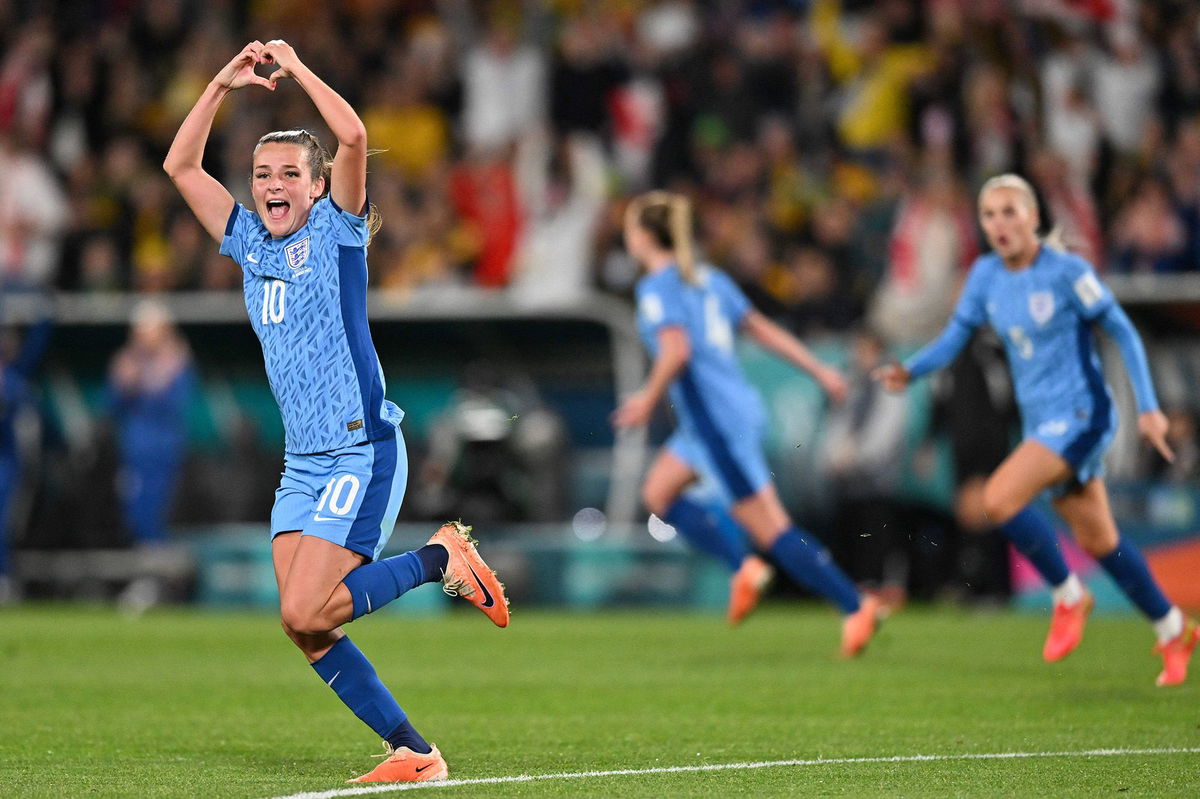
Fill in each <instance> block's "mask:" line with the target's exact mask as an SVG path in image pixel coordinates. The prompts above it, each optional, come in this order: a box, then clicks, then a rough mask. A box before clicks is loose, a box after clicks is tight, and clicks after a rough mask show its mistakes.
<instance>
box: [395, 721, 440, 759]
mask: <svg viewBox="0 0 1200 799" xmlns="http://www.w3.org/2000/svg"><path fill="white" fill-rule="evenodd" d="M387 742H388V743H390V744H391V745H392V748H393V749H399V748H400V747H402V746H407V747H408V748H409V749H411V750H413V751H414V752H416V753H417V754H419V755H427V754H429V753H430V752H432V751H433V747H432V746H430V745H429V744H428V743H427V742H426V741H425V739H424V738H422V737H421V733H419V732H417V730H416V728H414V727H413V725H412V722H410V721H409V720H408V719H405V720H404V721H402V722H401V723H400V726H399V727H397V728H396V729H394V730H392V734H391V735H389V736H387Z"/></svg>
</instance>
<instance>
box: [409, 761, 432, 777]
mask: <svg viewBox="0 0 1200 799" xmlns="http://www.w3.org/2000/svg"><path fill="white" fill-rule="evenodd" d="M432 765H433V764H432V763H426V764H425V765H423V766H418V767H417V768H415V769H413V771H415V772H416V773H417V774H420V773H421V772H422V771H424V770H425V769H427V768H429V767H430V766H432Z"/></svg>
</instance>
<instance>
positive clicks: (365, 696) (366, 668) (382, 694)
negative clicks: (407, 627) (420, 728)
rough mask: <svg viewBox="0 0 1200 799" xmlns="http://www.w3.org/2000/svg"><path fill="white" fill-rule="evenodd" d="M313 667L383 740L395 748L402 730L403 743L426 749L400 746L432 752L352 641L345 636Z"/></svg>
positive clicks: (355, 713) (401, 738)
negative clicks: (397, 736) (413, 743)
mask: <svg viewBox="0 0 1200 799" xmlns="http://www.w3.org/2000/svg"><path fill="white" fill-rule="evenodd" d="M312 667H313V671H315V672H316V673H317V674H319V675H320V676H321V679H322V680H324V681H325V684H326V685H328V686H329V687H330V688H332V689H333V692H334V693H335V694H337V695H338V699H341V700H342V702H343V703H344V704H345V705H346V707H348V708H350V709H351V710H352V711H354V715H356V716H358V717H359V718H360V719H362V721H363V723H365V724H366V725H367V726H368V727H370V728H371V729H372V730H374V731H375V734H376V735H378V736H379V737H380V738H383V739H384V740H386V741H388V742H389V743H391V744H392V746H396V743H395V742H394V741H392V737H393V736H396V735H397V734H398V733H400V732H401V731H403V734H402V735H400V740H403V741H413V742H419V744H418V745H421V746H424V747H425V748H424V749H417V748H414V747H413V746H412V744H411V743H402V744H400V745H401V746H407V747H409V748H410V749H412V750H413V751H414V752H421V753H422V754H424V753H426V752H429V751H431V750H430V748H429V745H428V744H426V743H425V741H424V739H422V738H421V736H420V735H417V731H416V730H414V729H413V728H412V725H411V724H409V723H408V717H407V716H406V715H405V714H404V711H403V710H401V709H400V705H398V704H397V703H396V700H395V698H393V697H392V695H391V694H390V693H389V692H388V689H387V688H385V687H384V685H383V683H382V682H380V681H379V675H377V674H376V673H375V667H374V666H372V665H371V662H370V661H369V660H367V658H366V657H365V656H364V655H363V653H362V652H360V651H359V649H358V647H356V646H355V645H354V643H353V642H352V641H351V640H350V639H349V638H347V637H345V636H343V637H342V638H341V639H339V640H338V642H337V643H336V644H334V645H333V646H332V647H330V649H329V651H328V652H326V653H325V654H324V655H322V656H321V658H320V660H318V661H317V662H316V663H314V664H312ZM408 731H411V733H410V732H408Z"/></svg>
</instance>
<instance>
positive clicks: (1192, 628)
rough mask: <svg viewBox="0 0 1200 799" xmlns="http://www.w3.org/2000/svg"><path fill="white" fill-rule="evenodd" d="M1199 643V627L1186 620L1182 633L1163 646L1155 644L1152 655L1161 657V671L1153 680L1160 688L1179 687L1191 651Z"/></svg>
mask: <svg viewBox="0 0 1200 799" xmlns="http://www.w3.org/2000/svg"><path fill="white" fill-rule="evenodd" d="M1197 641H1200V627H1197V626H1196V622H1194V621H1192V620H1191V619H1188V620H1187V621H1185V622H1184V624H1183V632H1181V633H1180V634H1179V635H1177V636H1175V637H1174V638H1172V639H1171V640H1170V641H1167V642H1166V643H1165V644H1155V645H1154V653H1155V654H1156V655H1162V659H1163V670H1162V673H1161V674H1159V675H1158V679H1157V680H1155V683H1154V684H1155V685H1157V686H1159V687H1160V688H1161V687H1162V686H1164V685H1179V684H1180V683H1181V682H1183V681H1184V680H1185V679H1187V668H1188V661H1189V660H1191V659H1192V650H1193V649H1195V648H1196V642H1197Z"/></svg>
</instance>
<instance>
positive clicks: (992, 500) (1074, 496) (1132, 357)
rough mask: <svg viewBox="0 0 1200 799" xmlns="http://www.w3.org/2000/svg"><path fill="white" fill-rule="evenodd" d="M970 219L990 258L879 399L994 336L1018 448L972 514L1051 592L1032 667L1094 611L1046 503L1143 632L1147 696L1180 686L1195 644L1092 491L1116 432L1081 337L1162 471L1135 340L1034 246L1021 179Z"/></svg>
mask: <svg viewBox="0 0 1200 799" xmlns="http://www.w3.org/2000/svg"><path fill="white" fill-rule="evenodd" d="M979 218H980V222H981V224H982V225H983V230H984V233H985V234H986V235H987V239H988V243H989V244H990V245H991V247H992V252H991V253H989V254H987V255H984V256H981V257H980V258H979V259H978V260H976V261H975V264H974V265H973V266H972V267H971V272H970V275H969V276H968V277H967V282H966V285H965V287H964V288H963V293H962V297H960V298H959V301H958V306H957V307H956V308H955V311H954V316H953V318H952V319H951V320H950V323H949V324H948V325H947V326H946V329H945V330H944V331H943V332H942V334H941V336H940V337H939V338H938V339H937V340H936V341H934V342H933V343H931V344H929V345H928V346H927V347H925V348H924V349H923V350H921V351H920V352H918V353H917V354H916V355H914V356H913V357H912V358H911V359H909V360H908V362H907V363H906V364H905V365H904V366H901V365H899V364H890V365H888V366H885V367H882V368H881V369H880V370H879V371H878V376H879V378H880V379H881V380H882V382H883V383H884V385H885V386H886V387H887V388H889V389H891V390H893V391H900V390H903V388H904V387H905V386H906V385H907V384H908V383H909V381H910V380H913V379H915V378H918V377H921V376H923V375H926V374H928V373H930V372H932V371H934V370H936V369H940V368H941V367H943V366H945V365H947V364H948V363H950V362H951V361H952V360H953V359H954V357H955V356H956V355H957V354H958V352H959V350H961V349H962V347H963V345H964V344H965V343H966V342H967V340H968V339H969V338H970V336H971V333H972V332H973V331H974V330H975V329H976V328H977V327H979V326H981V325H983V324H985V323H987V324H990V325H991V326H992V327H993V328H994V329H995V330H996V332H997V333H999V334H1000V336H1001V338H1003V339H1004V346H1005V350H1006V351H1007V355H1008V364H1009V370H1010V371H1011V373H1012V378H1013V385H1014V386H1015V388H1016V394H1017V402H1018V405H1019V406H1020V410H1021V423H1022V427H1023V440H1022V441H1021V443H1020V444H1019V445H1018V446H1017V448H1016V450H1014V451H1013V452H1012V454H1010V455H1009V456H1008V458H1007V459H1006V460H1005V461H1004V462H1003V463H1002V464H1000V466H999V467H998V468H997V469H996V471H994V472H993V473H992V475H991V477H990V478H988V482H987V485H986V487H985V488H984V505H985V509H986V512H987V514H988V516H989V517H990V518H991V519H992V521H993V522H994V523H996V524H998V525H999V526H1000V530H1001V531H1002V532H1003V533H1004V534H1005V535H1006V536H1007V537H1008V538H1009V540H1010V541H1012V542H1013V544H1014V545H1015V546H1016V547H1017V549H1018V550H1019V551H1021V552H1022V553H1023V554H1024V555H1025V556H1026V557H1027V558H1029V560H1030V561H1031V562H1032V563H1033V565H1034V566H1035V567H1036V568H1037V570H1038V571H1039V572H1040V573H1041V575H1042V577H1043V578H1045V580H1046V582H1047V583H1049V584H1050V586H1051V590H1052V593H1053V596H1054V616H1053V619H1052V620H1051V623H1050V632H1049V635H1048V636H1047V638H1046V643H1045V647H1044V649H1043V652H1042V654H1043V657H1044V658H1045V659H1046V660H1047V661H1056V660H1061V659H1062V658H1064V657H1066V656H1067V655H1069V654H1070V653H1071V651H1072V650H1074V649H1075V647H1076V646H1078V645H1079V642H1080V640H1081V639H1082V637H1083V628H1084V624H1085V622H1086V620H1087V616H1088V613H1089V611H1090V610H1091V608H1092V604H1093V599H1092V596H1091V594H1090V593H1089V592H1088V591H1087V589H1086V588H1085V587H1084V586H1083V585H1082V583H1081V582H1080V581H1079V578H1078V577H1077V576H1076V575H1074V574H1072V573H1071V572H1070V571H1069V570H1068V568H1067V564H1066V561H1064V560H1063V556H1062V553H1061V552H1060V551H1059V549H1058V543H1057V540H1056V538H1055V533H1054V529H1053V528H1052V527H1051V526H1050V524H1049V522H1048V521H1047V520H1046V519H1045V518H1044V517H1042V516H1041V515H1040V514H1038V513H1037V511H1036V510H1035V509H1034V508H1033V507H1032V506H1031V504H1030V503H1032V502H1033V500H1034V499H1035V498H1036V497H1037V496H1038V495H1039V494H1041V493H1042V492H1043V491H1047V490H1049V492H1050V495H1051V498H1052V501H1053V504H1054V508H1055V510H1057V511H1058V513H1059V514H1060V515H1061V516H1062V517H1063V519H1065V520H1066V522H1067V524H1068V525H1069V526H1070V528H1071V532H1072V533H1073V534H1074V536H1075V540H1077V541H1078V542H1079V544H1080V545H1081V546H1082V547H1083V548H1084V549H1085V550H1086V551H1087V552H1088V554H1090V555H1091V556H1092V557H1094V558H1096V559H1097V560H1098V561H1099V562H1100V565H1101V566H1103V567H1104V569H1105V570H1106V571H1107V572H1108V573H1109V575H1111V576H1112V578H1113V580H1114V581H1116V583H1117V585H1118V586H1120V588H1121V590H1122V591H1124V592H1125V595H1126V596H1127V597H1129V599H1130V601H1132V602H1133V604H1134V605H1136V606H1137V607H1138V609H1139V610H1141V611H1142V613H1144V614H1145V615H1146V616H1147V617H1148V618H1149V619H1150V620H1151V622H1152V623H1153V625H1154V631H1155V633H1156V635H1157V637H1158V644H1157V645H1156V646H1155V651H1156V652H1157V653H1158V654H1159V655H1161V656H1162V659H1163V670H1162V673H1161V674H1159V675H1158V685H1176V684H1178V683H1181V682H1183V680H1184V678H1185V677H1186V676H1187V665H1188V660H1189V659H1190V658H1191V654H1192V650H1193V649H1194V648H1195V646H1196V641H1197V637H1198V635H1200V633H1198V632H1197V628H1196V625H1195V623H1194V622H1192V621H1191V620H1189V619H1186V618H1185V617H1184V616H1183V613H1182V612H1181V611H1180V610H1179V608H1177V607H1175V606H1174V605H1172V604H1171V603H1170V602H1168V601H1167V599H1166V597H1165V596H1163V593H1162V591H1161V590H1160V589H1159V587H1158V584H1157V583H1156V582H1155V581H1154V577H1153V576H1152V575H1151V574H1150V570H1149V569H1148V568H1147V567H1146V562H1145V560H1144V559H1143V558H1142V554H1141V552H1139V551H1138V549H1137V547H1136V546H1134V544H1133V543H1132V542H1131V541H1129V540H1127V539H1124V538H1121V537H1120V535H1119V534H1118V532H1117V527H1116V523H1115V522H1114V520H1113V516H1112V512H1111V511H1110V510H1109V505H1108V493H1107V490H1106V489H1105V486H1104V480H1103V465H1102V462H1101V460H1102V458H1103V456H1104V453H1105V451H1106V450H1107V449H1108V446H1109V444H1110V443H1111V442H1112V438H1113V434H1114V433H1115V431H1116V428H1117V412H1116V407H1115V405H1114V404H1113V400H1112V396H1111V394H1110V393H1109V390H1108V386H1107V385H1106V384H1105V382H1104V375H1103V374H1102V373H1101V370H1100V359H1099V357H1098V356H1097V354H1096V348H1095V343H1094V341H1093V340H1092V326H1093V325H1099V326H1100V327H1101V328H1102V329H1103V330H1104V331H1105V332H1106V333H1107V334H1108V335H1109V336H1111V337H1112V338H1113V340H1114V341H1116V343H1117V345H1118V347H1119V348H1120V350H1121V356H1122V358H1123V359H1124V361H1125V366H1126V369H1127V370H1128V372H1129V375H1130V378H1131V379H1132V381H1133V389H1134V394H1135V395H1136V397H1137V405H1138V430H1140V431H1141V433H1142V435H1143V436H1145V437H1146V438H1147V439H1148V440H1149V441H1150V442H1151V443H1152V444H1153V445H1154V446H1155V447H1156V448H1157V449H1158V451H1159V452H1160V453H1162V455H1163V457H1164V458H1166V459H1167V460H1171V458H1172V457H1173V456H1172V453H1171V450H1170V447H1169V446H1168V445H1167V442H1166V432H1167V419H1166V417H1165V416H1164V415H1163V413H1162V412H1161V411H1160V410H1159V408H1158V400H1157V398H1156V397H1155V394H1154V386H1153V384H1152V383H1151V380H1150V367H1149V365H1148V364H1147V362H1146V353H1145V350H1144V349H1143V348H1142V342H1141V339H1140V338H1139V337H1138V334H1137V331H1136V330H1135V329H1134V327H1133V325H1132V324H1131V323H1130V321H1129V317H1127V316H1126V315H1125V312H1124V311H1123V310H1121V306H1120V305H1118V304H1117V302H1116V300H1115V299H1114V298H1113V296H1112V294H1111V292H1109V290H1108V289H1107V288H1106V287H1105V286H1104V285H1103V284H1102V283H1101V282H1100V281H1099V280H1098V279H1097V278H1096V274H1095V272H1094V271H1093V270H1092V267H1091V265H1090V264H1088V262H1087V261H1085V260H1083V259H1082V258H1080V257H1078V256H1076V255H1073V254H1070V253H1066V252H1062V251H1061V250H1059V249H1057V248H1055V247H1051V246H1047V244H1046V242H1043V241H1041V240H1040V239H1039V238H1038V235H1037V228H1038V206H1037V199H1036V197H1035V195H1034V192H1033V188H1032V187H1031V186H1030V185H1029V183H1028V182H1026V181H1025V179H1024V178H1021V177H1019V176H1017V175H1011V174H1009V175H1000V176H998V177H994V178H992V179H991V180H989V181H988V182H987V183H985V184H984V185H983V189H982V190H981V191H980V193H979Z"/></svg>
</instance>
